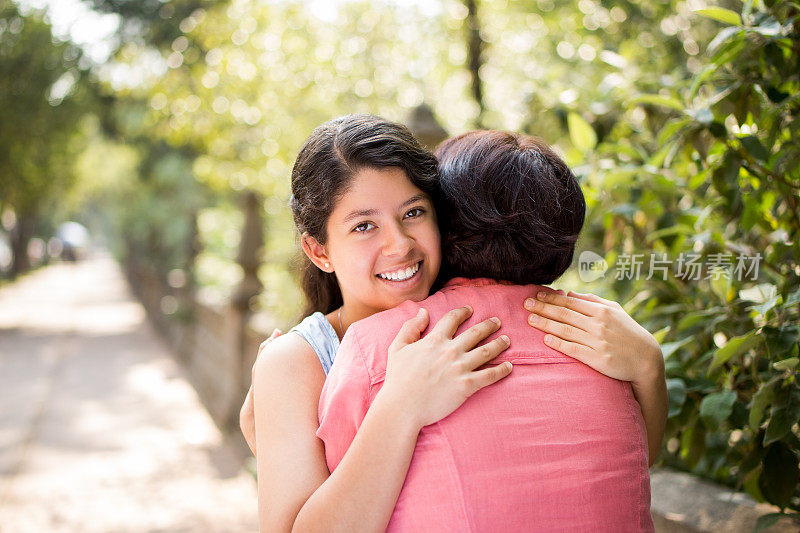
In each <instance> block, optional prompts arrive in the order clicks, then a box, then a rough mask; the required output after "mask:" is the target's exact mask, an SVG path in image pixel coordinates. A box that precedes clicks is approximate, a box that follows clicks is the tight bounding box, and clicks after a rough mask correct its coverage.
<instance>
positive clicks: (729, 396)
mask: <svg viewBox="0 0 800 533" xmlns="http://www.w3.org/2000/svg"><path fill="white" fill-rule="evenodd" d="M734 402H736V393H735V392H734V391H730V390H729V391H722V392H715V393H713V394H709V395H708V396H706V397H705V398H703V401H702V402H700V417H701V418H702V419H703V422H704V423H705V424H706V426H707V427H708V428H709V429H714V428H716V427H717V426H719V425H720V424H721V423H722V422H723V421H724V420H725V419H726V418H728V417H729V416H730V414H731V412H732V411H733V404H734Z"/></svg>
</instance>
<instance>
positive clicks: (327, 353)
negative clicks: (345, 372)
mask: <svg viewBox="0 0 800 533" xmlns="http://www.w3.org/2000/svg"><path fill="white" fill-rule="evenodd" d="M292 331H294V332H295V333H297V334H298V335H300V336H301V337H303V338H304V339H305V340H306V342H307V343H308V344H310V345H311V347H312V348H313V349H314V352H315V353H316V354H317V358H319V362H320V363H322V370H324V371H325V375H326V376H327V375H328V372H330V371H331V365H332V364H333V358H334V357H336V352H337V351H339V336H338V335H336V330H334V329H333V326H331V323H330V322H328V319H327V318H325V315H323V314H322V313H320V312H316V313H314V314H313V315H309V316H307V317H305V318H304V319H303V321H302V322H300V323H299V324H297V325H296V326H295V327H293V328H292V329H290V330H289V332H290V333H291V332H292Z"/></svg>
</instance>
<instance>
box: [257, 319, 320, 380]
mask: <svg viewBox="0 0 800 533" xmlns="http://www.w3.org/2000/svg"><path fill="white" fill-rule="evenodd" d="M254 373H255V375H254V378H255V379H256V380H257V381H258V382H260V383H264V382H265V381H268V382H273V383H274V382H276V381H277V382H281V383H284V384H288V383H294V384H295V385H299V384H306V385H308V386H312V387H314V388H319V389H320V390H321V389H322V384H323V383H324V382H325V373H324V371H323V370H322V365H321V364H320V362H319V359H318V358H317V355H316V353H314V349H313V348H312V347H311V345H310V344H308V342H306V341H305V339H303V338H302V337H301V336H300V335H298V334H296V333H291V332H290V333H286V334H284V335H281V336H280V337H277V338H275V339H273V340H272V341H270V342H269V343H268V344H267V345H266V346H264V349H263V350H261V354H260V355H259V356H258V359H257V360H256V362H255V367H254Z"/></svg>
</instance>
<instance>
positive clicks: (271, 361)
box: [241, 115, 663, 531]
mask: <svg viewBox="0 0 800 533" xmlns="http://www.w3.org/2000/svg"><path fill="white" fill-rule="evenodd" d="M292 194H293V196H292V212H293V215H294V219H295V224H296V225H297V228H298V230H299V232H300V233H301V238H300V240H301V247H302V249H303V252H304V254H305V259H306V264H305V265H304V267H303V279H302V287H303V290H304V292H305V294H306V297H307V299H308V302H309V306H308V312H309V313H312V314H310V315H309V316H308V317H307V318H306V319H304V320H303V321H302V322H301V323H300V324H299V325H298V326H296V327H295V328H293V330H292V332H294V333H296V334H287V335H282V336H280V337H277V338H275V339H274V340H271V341H270V342H269V343H265V344H264V345H262V349H261V351H260V355H259V357H258V359H257V361H256V364H255V365H254V371H253V389H252V390H253V392H254V398H255V400H254V410H255V416H254V418H255V431H253V424H252V418H253V415H252V413H251V409H252V407H250V405H252V404H249V399H250V395H248V400H246V402H245V405H244V406H243V408H242V419H241V425H242V430H243V432H244V433H245V436H246V438H247V440H248V443H249V444H251V448H252V447H253V446H254V441H255V449H254V451H255V452H256V455H257V463H258V486H259V488H258V492H259V521H260V524H261V529H262V530H264V531H288V530H325V531H335V530H343V531H352V530H354V529H356V528H357V529H358V530H384V529H385V528H386V525H387V523H388V521H389V519H390V516H391V513H392V510H393V508H394V505H395V502H396V500H397V497H398V494H399V493H400V489H401V488H402V485H403V481H404V479H405V476H406V473H407V471H408V467H409V463H410V460H411V456H412V453H413V450H414V446H415V444H416V440H417V437H418V435H419V432H420V430H421V428H422V427H424V426H425V425H427V424H431V423H433V422H436V421H438V420H440V419H441V418H444V417H445V416H447V415H448V414H450V413H451V412H452V411H454V410H455V409H456V408H457V407H459V406H460V405H461V404H462V403H463V402H464V400H466V398H467V397H469V396H470V395H471V394H473V393H474V392H475V391H477V390H479V389H481V388H483V387H486V386H488V385H491V384H493V383H495V382H496V381H498V380H500V379H502V378H504V377H505V376H507V375H508V374H509V373H510V372H511V368H510V365H497V366H489V367H485V368H481V369H480V370H476V369H478V368H479V367H481V366H482V365H484V363H486V362H487V361H489V360H491V359H493V358H494V357H496V356H497V355H498V354H500V353H501V352H502V351H503V350H505V349H506V348H507V347H508V345H509V339H508V338H506V337H505V336H499V337H497V338H496V339H494V340H492V341H491V342H489V343H487V344H485V345H484V346H481V347H479V348H476V346H477V345H478V344H479V343H480V342H481V341H483V340H484V339H486V338H487V337H488V336H490V335H491V334H492V333H494V332H495V331H497V329H498V328H499V324H498V322H497V321H494V320H492V319H491V318H490V319H488V320H485V321H483V322H480V323H478V324H476V325H474V326H472V327H471V328H469V329H467V330H466V331H464V332H463V333H461V334H460V335H458V336H457V337H455V338H454V335H455V332H456V330H457V329H458V327H459V326H460V325H461V324H462V323H463V322H464V321H466V320H467V319H468V318H469V316H470V315H471V314H472V310H471V309H470V308H469V307H461V308H457V309H454V310H452V311H450V312H449V313H447V314H445V315H444V316H443V317H442V319H441V320H440V321H439V322H438V323H437V324H436V325H433V327H432V331H431V333H436V334H428V335H426V336H425V337H424V338H423V339H421V340H420V335H421V333H422V332H423V331H424V330H425V329H426V328H427V327H428V316H427V314H426V312H425V311H424V309H423V310H421V311H420V314H418V315H417V316H416V317H414V318H412V319H410V320H409V321H408V322H406V323H405V324H404V326H403V327H402V328H401V330H400V331H399V333H398V334H397V337H396V338H395V341H394V342H393V343H392V345H391V347H390V348H389V351H388V369H387V371H386V377H385V382H384V385H383V387H382V388H381V390H380V393H379V394H378V396H377V397H376V398H375V400H374V401H373V402H372V403H371V405H370V407H369V410H368V412H367V414H366V416H365V417H364V419H363V422H362V423H361V424H360V426H359V428H358V431H357V434H356V435H355V438H354V440H353V441H352V445H351V446H350V448H349V449H348V450H347V452H346V453H345V454H344V457H343V458H342V460H341V462H340V463H339V465H338V467H337V468H336V470H335V472H334V473H333V474H331V473H330V472H329V470H328V468H327V464H326V458H325V450H324V448H323V444H322V441H321V440H320V439H318V438H317V436H316V432H317V430H318V428H319V422H318V415H317V409H318V404H319V398H320V392H321V390H322V386H323V384H324V382H325V376H326V374H327V372H328V370H329V369H330V365H331V364H332V362H333V359H334V356H335V354H336V351H337V349H338V347H339V341H340V339H341V338H342V337H343V336H344V333H345V331H346V330H347V328H348V326H349V325H350V324H352V323H353V322H355V321H357V320H360V319H362V318H365V317H367V316H371V315H372V314H374V313H376V312H379V311H383V310H386V309H389V308H392V307H395V306H397V305H399V304H400V303H402V302H404V301H406V300H414V301H420V300H423V299H424V298H426V297H427V296H428V293H429V292H430V289H431V287H432V286H433V284H434V281H435V279H436V277H437V275H438V272H439V267H440V263H441V250H440V235H439V229H438V226H437V220H436V207H437V206H438V205H439V195H440V192H439V186H438V179H437V163H436V159H435V158H434V157H433V155H432V154H430V153H429V152H428V151H426V150H425V149H424V148H423V147H422V146H421V145H420V144H419V143H418V142H417V141H416V140H415V139H414V137H413V136H412V135H411V133H410V132H409V131H408V129H407V128H405V127H404V126H401V125H398V124H395V123H392V122H388V121H385V120H383V119H380V118H378V117H373V116H366V115H353V116H346V117H341V118H339V119H335V120H333V121H330V122H328V123H326V124H323V125H322V126H320V127H319V128H317V129H316V130H315V131H314V132H313V133H312V135H311V136H310V137H309V139H308V140H307V141H306V143H305V145H304V146H303V148H302V149H301V151H300V153H299V155H298V158H297V161H296V163H295V166H294V168H293V171H292ZM563 298H565V300H563V301H560V300H558V299H551V300H550V301H548V302H547V303H545V304H542V305H540V306H538V307H537V308H536V309H534V311H535V312H537V313H539V314H540V315H542V316H544V317H546V318H545V319H544V321H540V322H538V323H537V324H536V325H537V327H538V328H539V329H542V330H545V331H550V332H551V333H554V334H556V335H557V337H558V338H560V339H561V340H560V342H562V346H563V349H562V348H559V349H562V351H564V353H567V354H568V355H571V354H570V353H569V351H570V350H573V351H575V350H579V349H580V350H584V351H585V350H593V351H594V352H596V355H597V359H598V361H600V362H602V364H603V365H604V366H605V368H602V369H601V368H597V367H596V366H595V365H593V364H592V362H587V364H589V365H590V366H593V367H595V368H596V369H598V370H600V371H601V372H603V373H606V374H609V375H610V374H611V373H614V372H617V373H619V372H618V371H619V369H620V368H623V367H628V368H630V367H634V368H635V367H636V366H637V364H638V363H636V362H635V360H636V359H637V358H641V357H642V354H643V353H647V354H648V355H647V360H648V361H650V360H655V359H656V358H657V357H658V358H660V349H659V348H658V345H657V343H655V341H654V340H653V339H652V336H650V335H649V334H647V332H645V331H644V330H643V329H642V328H641V327H640V326H638V324H636V323H635V322H633V321H632V320H631V319H630V317H628V316H627V315H626V314H625V313H624V311H622V310H621V309H619V310H617V309H615V310H614V312H613V313H604V314H603V316H602V317H601V318H597V317H593V316H588V315H583V314H580V313H576V312H570V313H561V312H559V311H560V310H562V309H568V307H569V306H570V305H573V306H574V300H575V298H568V297H566V296H564V297H563ZM523 312H524V310H523V309H522V302H520V313H523ZM598 321H600V322H603V323H602V324H601V325H602V326H603V327H601V328H599V329H596V331H598V332H599V333H596V334H593V335H590V336H589V337H588V340H587V336H586V335H582V336H581V338H580V339H577V338H576V337H575V335H573V333H572V332H573V331H576V330H577V329H578V328H580V326H581V325H585V323H587V322H592V323H593V324H598V323H599V322H598ZM548 328H550V329H549V330H548ZM570 328H571V329H570ZM609 335H612V336H614V338H613V339H611V338H609ZM612 340H613V341H621V342H611V341H612ZM556 341H557V342H558V339H557V340H556ZM590 345H592V346H590ZM615 346H627V347H631V346H635V347H636V350H633V351H630V350H629V351H628V352H626V353H621V354H619V353H611V352H603V350H604V349H605V348H603V347H606V348H607V347H615ZM598 347H600V348H598ZM609 349H613V348H609ZM601 352H602V353H601ZM582 360H583V359H582ZM465 361H466V362H467V364H465ZM646 366H647V367H648V368H649V367H650V366H652V365H649V364H648V365H646ZM632 372H633V373H634V374H635V373H636V372H638V371H637V370H634V371H632ZM643 394H644V395H646V396H647V397H648V399H649V401H650V403H652V401H653V396H654V393H651V391H645V392H644V393H643ZM659 401H660V400H659ZM640 403H641V400H640ZM643 405H644V404H643ZM656 411H657V410H656ZM659 418H660V414H658V413H656V414H655V415H653V416H651V417H649V419H648V414H647V413H646V412H645V420H646V422H647V426H648V436H649V437H650V439H651V441H653V442H656V443H658V442H660V439H661V432H663V423H662V422H661V421H660V419H659ZM255 434H257V435H258V438H257V439H255ZM656 448H657V444H656Z"/></svg>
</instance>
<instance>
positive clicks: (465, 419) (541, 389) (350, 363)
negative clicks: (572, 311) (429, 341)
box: [318, 280, 653, 531]
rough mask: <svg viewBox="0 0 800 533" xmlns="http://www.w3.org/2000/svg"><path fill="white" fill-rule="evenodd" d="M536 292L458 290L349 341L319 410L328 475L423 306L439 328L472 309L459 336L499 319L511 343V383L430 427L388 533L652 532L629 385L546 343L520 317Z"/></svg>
mask: <svg viewBox="0 0 800 533" xmlns="http://www.w3.org/2000/svg"><path fill="white" fill-rule="evenodd" d="M534 288H535V287H530V286H529V287H527V288H526V287H520V286H511V285H499V284H494V283H493V282H491V281H489V280H461V281H460V282H458V283H456V284H455V285H448V286H447V287H445V289H443V290H442V291H440V292H438V293H436V294H435V295H433V296H431V297H430V298H428V299H427V300H425V301H424V302H420V303H419V304H414V303H411V302H407V303H406V304H404V305H403V306H401V308H398V309H395V310H390V311H388V312H384V313H380V314H378V315H374V316H373V317H371V318H369V319H366V320H364V321H362V322H361V323H359V324H356V325H355V326H354V327H353V328H351V329H352V331H351V332H348V336H347V337H346V338H345V340H344V341H343V344H342V349H341V350H340V352H339V354H338V360H337V363H336V364H335V365H334V367H333V371H332V373H331V374H330V377H329V380H328V382H326V385H325V388H324V390H323V394H322V398H321V402H320V423H321V426H320V430H319V432H318V435H319V436H320V437H321V438H322V439H323V440H324V442H325V447H326V456H327V458H328V466H329V468H331V469H333V468H334V467H335V466H336V465H337V464H338V460H340V459H341V455H342V454H343V453H344V451H346V449H347V446H348V445H349V440H350V439H351V436H350V435H349V433H350V431H351V430H350V428H357V427H358V423H359V422H360V420H357V418H358V417H359V416H362V415H360V413H361V411H362V410H363V411H365V410H366V408H368V406H369V403H370V402H371V400H372V399H374V397H375V395H376V394H377V392H378V390H380V388H381V386H382V379H383V378H382V376H383V372H384V371H385V363H386V347H387V346H388V344H389V343H390V342H391V340H392V338H393V336H394V332H395V331H396V329H397V327H399V325H400V324H402V322H403V321H404V320H405V319H406V318H407V317H408V316H411V315H413V314H414V313H415V312H416V311H417V309H418V308H419V306H423V307H425V308H427V309H428V310H429V312H430V315H431V322H432V323H434V322H435V321H436V320H438V318H439V317H440V316H441V315H442V314H443V313H444V312H446V311H447V310H449V309H451V308H452V307H455V306H458V305H463V304H467V303H468V304H470V305H472V306H473V307H474V308H475V313H474V315H473V317H472V318H471V319H470V320H469V321H467V322H466V323H464V324H463V325H462V328H467V327H469V326H470V325H471V324H472V323H473V322H476V321H480V320H482V319H483V318H485V317H488V316H491V315H495V316H498V317H500V319H501V320H502V321H503V327H502V328H501V330H500V331H499V332H498V334H500V333H505V334H507V335H508V336H509V337H511V339H512V343H511V347H510V348H509V349H508V350H506V351H505V352H504V353H503V354H501V356H500V357H498V358H497V359H495V360H494V361H493V362H492V363H500V362H501V361H511V362H512V363H513V364H514V370H513V372H512V373H511V375H510V376H509V377H508V378H506V379H505V380H502V381H500V382H498V383H497V384H495V385H494V386H493V387H487V388H485V389H482V390H480V391H478V392H477V393H476V394H474V395H473V396H472V397H470V398H469V400H467V401H466V402H465V403H464V405H462V406H461V407H460V408H459V409H457V410H456V411H455V412H454V413H452V414H451V415H450V416H448V417H446V418H444V419H443V420H441V421H440V422H438V423H436V424H432V425H429V426H426V427H425V428H423V430H422V432H421V433H420V436H419V439H418V441H417V445H416V448H415V451H414V456H413V458H412V462H411V466H410V468H409V472H408V475H407V477H406V481H405V484H404V486H403V490H402V492H401V493H400V497H399V499H398V502H397V505H396V507H395V511H394V513H393V515H392V520H391V522H390V524H389V529H390V530H399V531H412V530H413V531H416V530H437V531H470V530H472V531H490V530H502V531H535V530H540V531H552V530H573V531H586V530H592V531H649V530H652V528H653V525H652V520H651V518H650V514H649V507H650V491H649V476H648V470H647V447H646V436H645V433H644V425H643V421H642V417H641V413H640V410H639V406H638V404H637V403H636V401H635V399H634V397H633V394H632V392H631V389H630V386H629V384H628V383H626V382H621V381H616V380H613V379H610V378H607V377H605V376H602V375H601V374H599V373H597V372H595V371H594V370H592V369H591V368H589V367H587V366H585V365H583V364H582V363H580V362H578V361H576V360H575V359H572V358H569V357H567V356H565V355H563V354H561V353H559V352H556V351H554V350H552V349H551V348H549V347H547V346H546V345H544V343H543V342H542V337H543V333H542V332H540V331H538V330H534V329H532V328H530V327H529V326H528V325H527V324H526V323H525V317H524V316H520V313H518V312H517V309H518V307H519V305H520V304H521V302H522V301H523V300H524V298H525V297H526V296H528V295H529V294H532V291H533V289H534ZM484 315H485V316H484ZM359 372H360V373H361V374H364V375H365V377H364V376H362V375H360V374H359ZM359 389H362V390H361V391H359ZM359 392H360V393H359ZM361 398H365V400H363V401H362V400H361Z"/></svg>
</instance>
